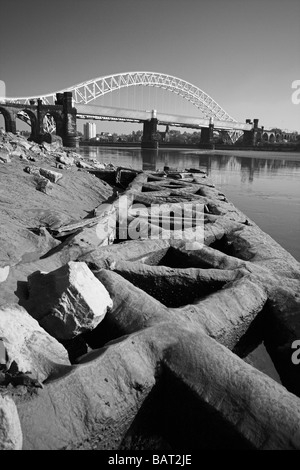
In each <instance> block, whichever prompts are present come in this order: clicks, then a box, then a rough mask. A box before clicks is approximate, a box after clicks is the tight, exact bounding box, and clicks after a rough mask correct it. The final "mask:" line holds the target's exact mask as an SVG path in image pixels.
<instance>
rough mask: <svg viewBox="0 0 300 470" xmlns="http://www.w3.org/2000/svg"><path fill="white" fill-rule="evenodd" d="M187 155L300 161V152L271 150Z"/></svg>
mask: <svg viewBox="0 0 300 470" xmlns="http://www.w3.org/2000/svg"><path fill="white" fill-rule="evenodd" d="M185 153H186V154H187V155H202V154H214V155H233V156H236V157H247V158H264V159H268V160H290V161H300V152H286V151H282V152H274V151H271V150H263V151H262V150H253V149H252V150H249V149H234V148H233V149H232V150H221V149H217V150H198V151H190V152H185Z"/></svg>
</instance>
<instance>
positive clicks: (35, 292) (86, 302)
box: [28, 262, 113, 340]
mask: <svg viewBox="0 0 300 470" xmlns="http://www.w3.org/2000/svg"><path fill="white" fill-rule="evenodd" d="M28 285H29V294H30V297H29V305H28V309H29V312H30V314H31V315H32V316H33V317H34V318H36V319H37V320H38V321H39V323H40V325H41V326H42V327H43V328H45V330H46V331H48V332H49V333H50V334H51V335H52V336H54V337H55V338H57V339H60V340H68V339H71V338H74V337H75V336H77V335H79V334H81V333H83V332H86V331H89V330H93V329H94V328H95V327H96V326H97V325H98V324H99V323H100V322H101V321H102V320H103V318H104V317H105V314H106V312H107V309H108V308H111V307H112V304H113V303H112V300H111V298H110V296H109V293H108V291H107V290H106V288H105V287H104V286H103V284H102V283H101V282H100V281H99V280H98V279H97V278H96V277H95V276H94V275H93V273H92V271H91V270H90V269H89V268H88V267H87V265H86V264H85V263H82V262H79V263H76V262H69V263H68V264H66V265H65V266H62V267H61V268H59V269H57V270H55V271H52V272H51V273H47V274H45V273H41V272H40V271H37V272H35V273H33V274H31V275H30V276H29V278H28Z"/></svg>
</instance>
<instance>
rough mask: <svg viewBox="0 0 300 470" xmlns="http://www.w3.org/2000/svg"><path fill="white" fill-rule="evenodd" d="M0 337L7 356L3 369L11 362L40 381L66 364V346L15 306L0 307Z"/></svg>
mask: <svg viewBox="0 0 300 470" xmlns="http://www.w3.org/2000/svg"><path fill="white" fill-rule="evenodd" d="M0 337H1V338H2V341H3V344H4V347H5V350H6V354H7V357H8V360H7V364H6V366H7V368H9V367H10V366H11V364H12V363H13V361H14V362H15V363H16V365H17V367H18V370H19V371H20V372H24V373H25V372H31V377H32V378H34V379H37V380H38V381H40V382H43V381H44V380H46V379H47V378H48V377H49V375H51V374H52V373H53V372H54V371H56V370H58V369H60V368H61V367H62V366H69V365H70V361H69V357H68V353H67V351H66V349H65V348H64V347H63V346H62V345H61V344H60V343H59V342H58V341H56V339H54V338H52V337H51V336H50V335H49V334H48V333H47V332H46V331H45V330H44V329H43V328H41V327H40V325H39V324H38V322H37V321H36V320H35V319H34V318H32V316H31V315H29V313H28V312H27V311H26V310H25V309H24V308H23V307H20V306H19V305H16V304H13V305H4V306H2V307H0Z"/></svg>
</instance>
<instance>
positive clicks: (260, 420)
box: [17, 322, 300, 450]
mask: <svg viewBox="0 0 300 470" xmlns="http://www.w3.org/2000/svg"><path fill="white" fill-rule="evenodd" d="M82 396H84V397H85V398H84V405H83V402H82ZM17 406H18V411H19V416H20V420H21V423H22V429H23V433H24V449H66V448H67V449H80V448H83V449H110V450H112V449H118V448H120V446H122V442H123V446H125V448H126V439H127V437H126V436H130V438H131V443H132V441H134V440H135V439H136V441H137V442H139V443H140V445H141V443H142V445H143V444H144V445H145V446H146V447H145V449H147V443H149V441H150V442H151V433H153V437H154V436H155V435H156V436H157V435H158V436H161V438H162V442H163V444H164V445H166V446H167V448H168V449H172V450H173V449H174V450H175V449H178V446H179V444H181V449H191V448H192V449H196V448H197V449H205V448H206V449H207V448H208V449H212V448H225V449H226V448H229V449H230V448H231V449H251V448H252V449H299V447H300V424H299V423H300V400H299V399H298V398H297V397H295V396H294V395H292V394H290V393H289V392H287V390H286V389H285V388H283V387H282V386H281V385H280V384H277V383H276V382H275V381H273V380H272V379H270V378H269V377H268V376H266V375H265V374H263V373H261V372H258V371H257V370H255V369H254V368H253V367H251V366H250V365H249V364H246V363H245V362H244V361H243V360H241V359H240V358H238V357H237V356H236V355H234V354H233V353H231V352H230V351H229V350H228V349H227V348H225V347H224V346H221V345H220V344H218V343H217V342H216V341H215V340H213V339H211V338H209V337H208V336H206V335H205V334H202V333H201V331H199V330H197V329H196V330H194V331H192V330H189V329H188V328H186V327H184V326H183V325H175V324H174V323H173V322H172V323H163V324H159V325H156V326H153V327H151V328H147V329H144V330H142V331H139V332H138V333H136V334H134V335H130V336H129V337H126V338H124V339H122V340H121V341H117V342H114V343H111V345H109V346H108V347H106V348H104V349H101V350H98V351H94V352H91V353H89V354H88V355H86V356H85V357H84V358H83V359H82V360H81V361H80V363H79V365H78V366H76V367H73V369H72V371H71V372H70V373H69V374H67V375H65V376H64V377H60V378H57V379H56V380H52V381H51V382H49V383H48V385H47V387H45V388H44V389H43V390H41V391H39V393H38V396H36V397H34V399H32V400H29V401H26V402H25V401H22V400H21V399H19V400H18V402H17ZM152 417H153V418H152ZM152 419H153V421H154V423H153V422H152ZM163 423H164V424H163ZM176 423H177V424H176ZM155 425H156V427H155ZM153 426H154V429H153ZM139 448H140V449H141V448H142V449H143V447H139ZM163 448H166V447H160V449H163ZM156 449H157V447H156Z"/></svg>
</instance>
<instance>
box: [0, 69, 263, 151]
mask: <svg viewBox="0 0 300 470" xmlns="http://www.w3.org/2000/svg"><path fill="white" fill-rule="evenodd" d="M131 86H148V87H158V88H162V89H165V90H168V91H171V92H173V93H175V94H177V95H179V96H181V97H182V98H183V99H185V100H187V101H189V102H191V103H192V104H193V105H194V106H195V107H196V108H198V109H199V111H201V113H202V115H203V116H204V117H199V118H193V117H189V116H176V115H166V114H162V113H158V114H155V113H153V112H152V113H150V112H147V111H144V112H143V111H137V110H124V109H118V110H116V108H107V107H106V109H103V108H104V107H103V106H93V107H91V105H90V104H89V103H91V102H92V101H93V100H95V99H97V98H99V97H101V96H103V95H105V94H107V93H111V92H113V91H115V90H119V89H121V88H125V87H131ZM0 113H2V114H3V116H4V119H5V126H6V130H8V131H10V132H16V118H17V117H18V118H21V119H23V120H25V121H26V122H28V123H29V124H30V125H31V139H32V140H39V139H41V138H42V136H43V135H45V133H52V132H54V131H55V130H56V134H57V135H59V136H61V137H62V139H63V142H64V145H66V146H76V144H77V141H78V138H77V131H76V119H77V118H81V119H107V120H124V121H130V122H142V123H144V133H143V142H142V145H143V146H145V147H147V146H150V147H155V146H157V140H156V138H155V135H156V133H157V132H156V131H157V124H161V123H162V124H166V125H175V126H181V127H191V128H194V129H201V140H202V143H203V144H207V145H210V144H211V142H212V138H213V130H214V129H219V130H223V131H224V132H227V133H228V135H229V136H230V138H231V141H232V142H235V141H236V140H237V139H238V138H239V137H240V136H241V135H242V133H243V132H252V131H253V126H252V125H251V124H249V123H246V124H245V123H238V122H237V121H236V120H235V119H234V118H233V117H231V116H230V115H229V114H228V113H227V112H226V111H225V110H224V109H223V108H222V107H221V106H220V105H219V104H218V103H217V102H216V101H215V100H213V98H211V97H210V96H209V95H208V94H207V93H205V92H204V91H203V90H201V89H200V88H198V87H197V86H195V85H193V84H191V83H189V82H186V81H185V80H182V79H180V78H177V77H173V76H171V75H166V74H162V73H156V72H126V73H120V74H114V75H107V76H103V77H99V78H96V79H93V80H89V81H86V82H83V83H80V84H78V85H75V86H72V87H70V88H68V89H67V90H65V91H59V92H56V93H49V94H47V95H43V96H31V97H19V98H10V99H6V100H5V102H2V103H1V102H0ZM128 114H130V115H128ZM255 121H257V120H255Z"/></svg>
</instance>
